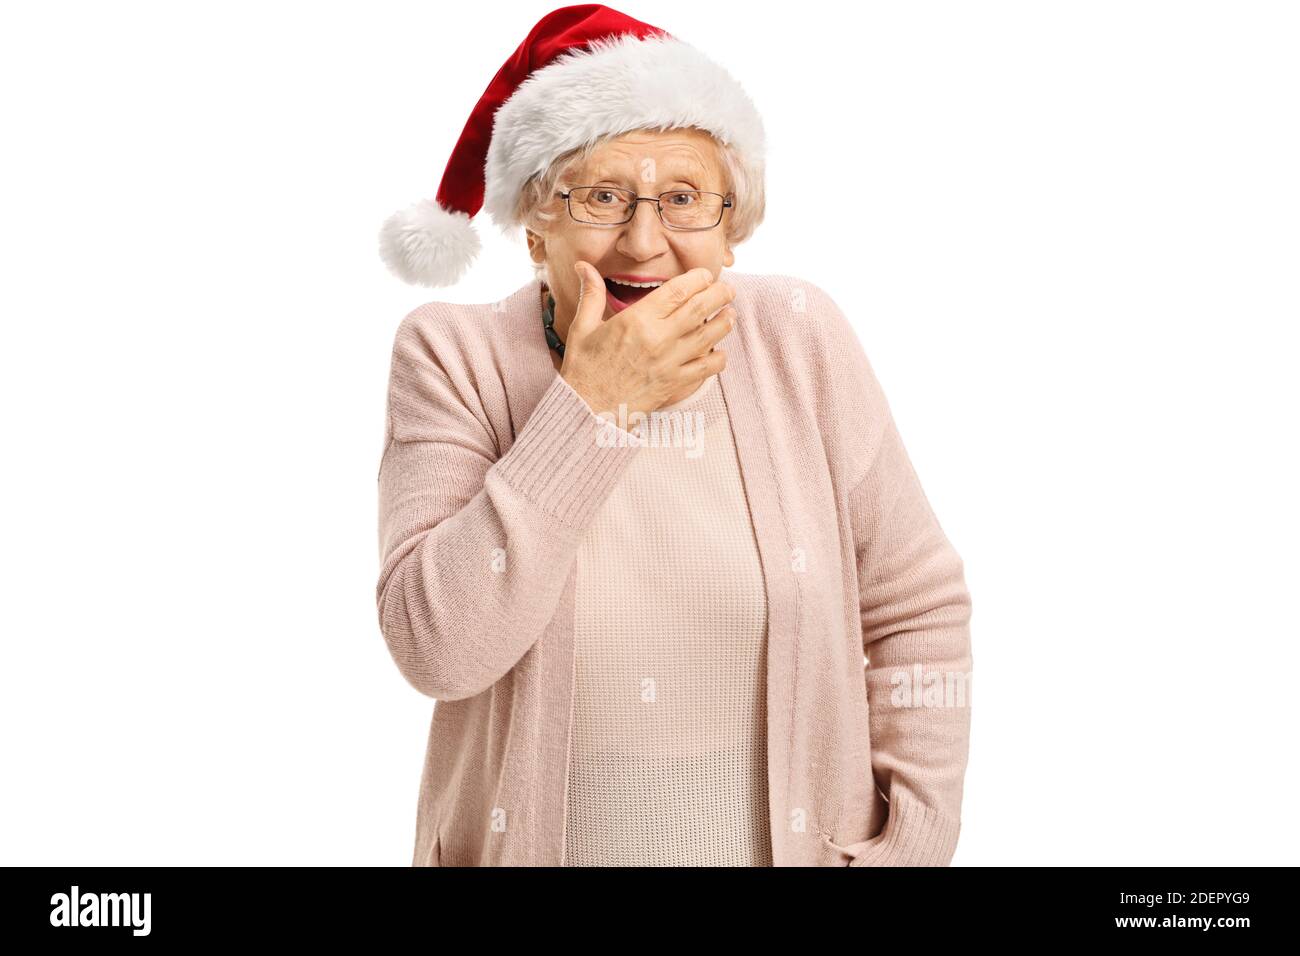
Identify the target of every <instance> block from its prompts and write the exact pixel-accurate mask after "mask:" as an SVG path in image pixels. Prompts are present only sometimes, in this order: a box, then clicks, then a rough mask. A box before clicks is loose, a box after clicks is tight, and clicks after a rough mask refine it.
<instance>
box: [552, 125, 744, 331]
mask: <svg viewBox="0 0 1300 956" xmlns="http://www.w3.org/2000/svg"><path fill="white" fill-rule="evenodd" d="M566 178H567V185H569V186H620V187H623V188H625V189H631V190H634V191H635V192H636V194H637V195H638V196H658V195H659V194H660V193H664V192H668V191H669V190H675V189H699V190H704V191H707V192H716V193H722V194H724V195H725V194H727V193H728V183H727V181H726V172H725V170H724V168H723V165H722V162H721V158H720V156H719V155H718V153H717V145H716V143H715V142H714V140H713V137H711V136H710V135H709V134H708V133H705V132H703V131H701V130H696V129H677V130H667V131H656V130H637V131H634V132H631V133H627V134H625V135H623V136H621V137H619V138H618V139H616V140H614V141H612V142H609V143H606V144H604V145H603V146H602V147H601V148H600V149H598V150H596V151H595V152H594V153H592V155H591V158H590V160H589V161H588V163H587V166H586V168H584V169H575V170H570V171H569V174H568V176H567V177H566ZM561 185H562V186H564V185H566V184H565V183H562V184H561ZM546 208H547V209H549V210H551V211H553V212H556V213H558V215H557V216H556V218H555V220H554V221H553V222H551V223H549V224H548V226H547V230H548V231H547V232H546V234H545V235H538V234H536V233H533V232H531V231H530V232H529V233H528V249H529V254H530V255H531V256H532V257H533V260H534V261H535V262H545V263H546V265H547V269H548V272H549V275H550V290H551V293H552V294H553V295H554V296H555V311H556V317H557V325H558V324H559V322H558V319H559V317H560V316H565V317H566V319H568V318H571V317H572V316H573V314H574V312H575V310H576V308H577V303H578V291H579V280H578V276H577V275H576V274H575V273H574V271H573V264H574V263H575V262H577V261H578V260H579V259H582V260H585V261H586V262H589V263H591V264H592V265H593V266H595V268H596V271H598V272H599V273H600V274H601V276H603V277H604V278H605V288H606V304H605V317H606V318H609V317H610V316H611V315H613V314H614V313H615V312H618V311H621V309H622V308H623V307H624V305H626V304H631V303H632V302H635V301H637V300H638V299H640V298H642V297H644V296H645V295H646V294H648V292H649V291H650V290H649V288H634V287H631V286H627V285H620V284H619V283H618V282H617V281H615V280H617V279H623V280H626V281H632V282H643V283H644V282H649V283H658V282H662V281H666V280H668V279H671V278H673V277H674V276H679V275H681V274H682V273H684V272H689V271H690V270H691V269H697V268H699V267H701V266H703V267H704V268H706V269H708V270H709V271H710V272H711V273H713V276H714V278H717V276H718V274H719V272H720V271H721V270H722V268H723V267H730V266H731V265H732V263H733V262H735V257H734V256H733V255H732V252H731V246H730V245H729V244H728V243H727V224H728V223H727V218H726V217H728V216H730V215H731V210H730V209H726V210H724V211H723V213H722V215H723V219H722V222H720V223H719V224H718V225H717V226H716V227H714V228H713V229H706V230H702V231H695V232H683V231H678V230H673V229H670V228H669V227H667V226H665V225H664V224H663V223H662V222H661V221H660V219H659V216H658V214H657V213H656V212H655V209H654V205H653V204H652V203H648V202H642V203H637V204H636V215H634V216H633V217H632V221H631V222H628V223H624V224H622V225H618V226H598V225H584V224H583V223H580V222H575V221H574V220H573V218H572V217H570V216H569V214H568V213H567V212H566V211H565V208H564V200H563V199H560V198H559V197H553V198H552V200H551V202H550V204H549V205H548V206H547V207H546ZM611 300H616V301H611ZM566 324H567V322H566Z"/></svg>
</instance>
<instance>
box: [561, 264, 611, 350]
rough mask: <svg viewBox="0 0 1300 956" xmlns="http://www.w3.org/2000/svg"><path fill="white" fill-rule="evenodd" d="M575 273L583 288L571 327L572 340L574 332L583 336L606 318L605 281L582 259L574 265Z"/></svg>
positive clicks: (580, 291)
mask: <svg viewBox="0 0 1300 956" xmlns="http://www.w3.org/2000/svg"><path fill="white" fill-rule="evenodd" d="M573 271H574V272H576V273H577V274H578V280H579V281H580V282H581V287H580V290H579V292H578V306H577V308H576V309H575V310H574V315H573V322H572V324H571V325H570V326H569V338H570V339H572V338H573V337H574V335H573V333H574V331H577V332H578V333H579V335H582V334H583V333H584V332H586V331H587V330H588V329H589V328H590V327H594V326H598V325H600V323H601V322H602V321H603V320H604V318H605V280H604V279H602V278H601V277H600V273H598V272H597V271H596V269H595V267H594V266H593V265H592V264H591V263H589V262H585V261H583V260H581V259H579V260H578V261H577V262H575V263H574V264H573Z"/></svg>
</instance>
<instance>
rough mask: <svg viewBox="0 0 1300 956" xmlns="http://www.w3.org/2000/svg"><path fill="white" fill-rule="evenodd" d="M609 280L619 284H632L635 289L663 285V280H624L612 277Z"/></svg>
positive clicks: (654, 287) (653, 287) (655, 287)
mask: <svg viewBox="0 0 1300 956" xmlns="http://www.w3.org/2000/svg"><path fill="white" fill-rule="evenodd" d="M609 281H610V282H614V283H617V284H618V285H630V286H631V287H632V288H634V289H657V288H659V287H660V286H661V285H663V283H662V282H624V281H623V280H622V279H610V280H609Z"/></svg>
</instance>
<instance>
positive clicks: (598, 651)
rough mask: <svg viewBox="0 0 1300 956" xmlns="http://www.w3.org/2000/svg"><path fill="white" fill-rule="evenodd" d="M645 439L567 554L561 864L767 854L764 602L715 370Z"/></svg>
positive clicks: (733, 861)
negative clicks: (570, 654)
mask: <svg viewBox="0 0 1300 956" xmlns="http://www.w3.org/2000/svg"><path fill="white" fill-rule="evenodd" d="M632 431H635V432H636V433H638V434H640V435H642V436H643V437H646V438H648V440H649V444H648V445H646V446H645V447H643V448H641V450H640V451H638V452H637V454H636V456H635V458H634V459H633V461H632V463H631V465H630V466H629V467H628V469H627V471H626V472H625V473H624V474H623V475H622V477H621V479H620V481H619V483H618V484H617V485H616V486H615V488H614V490H613V491H612V493H611V494H610V496H609V498H608V499H607V500H606V501H605V502H604V504H603V506H602V507H601V509H600V510H599V511H598V512H597V514H596V516H595V519H594V521H593V522H592V523H591V525H590V527H589V528H588V530H587V531H586V533H585V537H584V538H583V540H582V543H581V545H580V548H579V552H578V574H577V591H576V596H575V611H574V613H575V629H576V631H575V642H576V643H575V653H576V661H575V668H576V683H575V688H574V693H575V698H574V703H573V733H572V735H571V737H570V751H569V770H568V783H567V804H566V813H565V857H564V865H566V866H624V865H628V866H631V865H637V866H771V865H772V855H771V845H770V836H769V828H768V827H769V824H768V788H767V759H766V755H767V748H766V710H765V701H766V667H765V645H766V637H767V601H766V592H765V589H764V584H763V576H762V568H761V565H760V562H759V556H758V550H757V544H756V541H755V537H754V530H753V526H752V524H751V521H750V514H749V507H748V504H747V502H746V498H745V490H744V486H743V484H742V481H741V477H740V470H739V466H738V462H737V456H736V449H735V445H734V444H733V440H732V433H731V424H730V421H729V418H728V415H727V407H726V403H725V402H724V400H723V397H722V390H721V388H720V387H719V385H718V380H717V375H716V374H715V375H713V376H710V377H709V378H708V379H706V380H705V381H704V382H703V383H702V384H701V385H700V386H699V388H697V389H696V390H695V392H694V393H693V394H691V395H690V396H688V397H687V398H685V399H683V400H681V401H679V402H676V403H674V404H672V405H668V406H665V407H664V408H661V409H660V410H659V411H658V412H656V413H655V414H654V415H653V416H651V418H650V420H649V421H647V422H642V423H638V425H637V426H636V427H634V428H633V429H632Z"/></svg>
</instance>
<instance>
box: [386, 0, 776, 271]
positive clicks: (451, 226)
mask: <svg viewBox="0 0 1300 956" xmlns="http://www.w3.org/2000/svg"><path fill="white" fill-rule="evenodd" d="M692 126H693V127H697V128H699V129H702V130H704V131H706V132H709V133H711V134H712V135H713V136H714V137H715V138H716V139H718V140H719V141H720V142H722V143H725V144H729V145H730V146H732V147H733V148H734V149H735V150H736V152H737V153H738V154H739V155H740V157H741V161H742V162H743V163H744V164H745V165H746V166H747V167H749V168H750V170H751V172H752V173H753V175H754V177H755V178H756V179H759V180H761V178H762V173H763V153H764V134H763V123H762V120H761V119H760V118H759V115H758V111H757V110H756V109H755V107H754V104H753V102H752V101H751V100H750V98H749V97H748V95H746V93H745V91H744V90H743V89H742V88H741V87H740V85H739V84H738V83H737V82H736V81H735V80H734V79H733V78H732V77H731V76H730V74H728V73H727V72H726V71H725V70H723V69H722V68H721V67H720V66H718V65H717V64H715V63H714V62H713V61H711V60H709V59H708V58H707V57H705V56H704V54H702V53H700V52H699V51H698V50H696V49H695V48H694V47H692V46H690V45H688V44H686V43H684V42H682V41H681V40H678V39H677V38H675V37H673V36H672V35H670V34H669V33H667V32H666V31H664V30H661V29H659V28H658V27H653V26H650V25H649V24H647V23H642V22H641V21H639V20H634V19H632V18H631V17H629V16H627V15H626V14H624V13H620V12H619V11H617V10H613V9H611V8H609V7H606V6H603V5H601V4H582V5H580V6H574V7H562V8H561V9H559V10H555V11H552V12H551V13H548V14H547V15H546V16H544V17H543V18H542V19H541V20H539V21H538V23H537V25H536V26H535V27H533V29H532V31H531V32H530V33H529V34H528V37H527V39H525V40H524V42H523V43H521V44H520V45H519V48H518V49H517V50H515V52H514V53H513V54H512V55H511V57H510V59H509V60H507V61H506V63H505V65H504V66H502V67H501V69H500V70H498V71H497V75H496V76H495V77H493V79H492V82H491V83H490V84H488V88H487V89H486V90H485V91H484V92H483V95H482V96H481V97H479V101H478V103H477V104H476V105H475V107H474V110H473V112H472V113H471V114H470V117H469V122H467V123H466V124H465V129H464V131H463V132H462V133H461V134H460V139H459V140H458V141H457V143H456V146H455V148H454V149H453V150H452V154H451V159H450V160H449V161H448V163H447V168H446V170H445V171H444V172H443V174H442V183H441V185H439V187H438V192H437V196H436V198H435V199H431V200H430V199H425V200H421V201H419V202H417V203H414V204H413V205H411V206H409V207H408V208H406V209H404V210H401V211H399V212H396V213H394V214H393V215H392V216H390V217H389V219H388V220H387V221H386V222H385V223H384V225H383V227H382V228H381V229H380V233H379V249H380V255H381V257H382V258H383V260H384V262H385V263H386V264H387V265H388V267H389V269H391V270H392V271H393V273H395V274H396V275H397V276H398V277H399V278H401V279H403V280H404V281H406V282H409V283H412V284H415V285H423V286H430V287H435V286H445V285H452V284H453V283H455V282H457V281H458V280H459V279H460V278H461V277H462V276H463V275H464V273H465V271H466V270H467V269H468V268H469V266H470V264H471V263H472V262H473V261H474V258H475V256H477V255H478V252H479V248H480V244H479V237H478V233H477V232H476V231H475V228H474V225H473V223H472V222H471V221H470V220H471V219H472V218H473V216H474V215H475V214H476V213H477V212H478V211H479V209H480V208H482V207H484V206H486V207H487V211H488V214H489V215H490V216H491V217H492V219H493V221H494V222H496V224H497V225H498V226H499V227H500V228H501V229H503V230H508V229H510V228H511V227H513V226H515V225H516V223H515V222H514V211H515V204H516V203H517V201H518V199H519V195H520V192H521V190H522V188H523V186H524V184H525V183H526V182H527V181H528V179H529V178H530V177H532V176H534V175H537V174H538V173H541V172H543V171H545V170H546V168H547V167H548V166H549V165H550V164H551V162H552V161H553V160H554V159H555V158H556V157H557V156H560V155H562V154H563V153H566V152H568V151H569V150H572V149H576V148H577V147H580V146H584V145H586V144H588V143H590V142H592V141H593V140H595V139H597V138H598V137H600V136H602V135H605V134H618V133H626V132H630V131H631V130H635V129H675V128H681V127H692Z"/></svg>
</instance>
